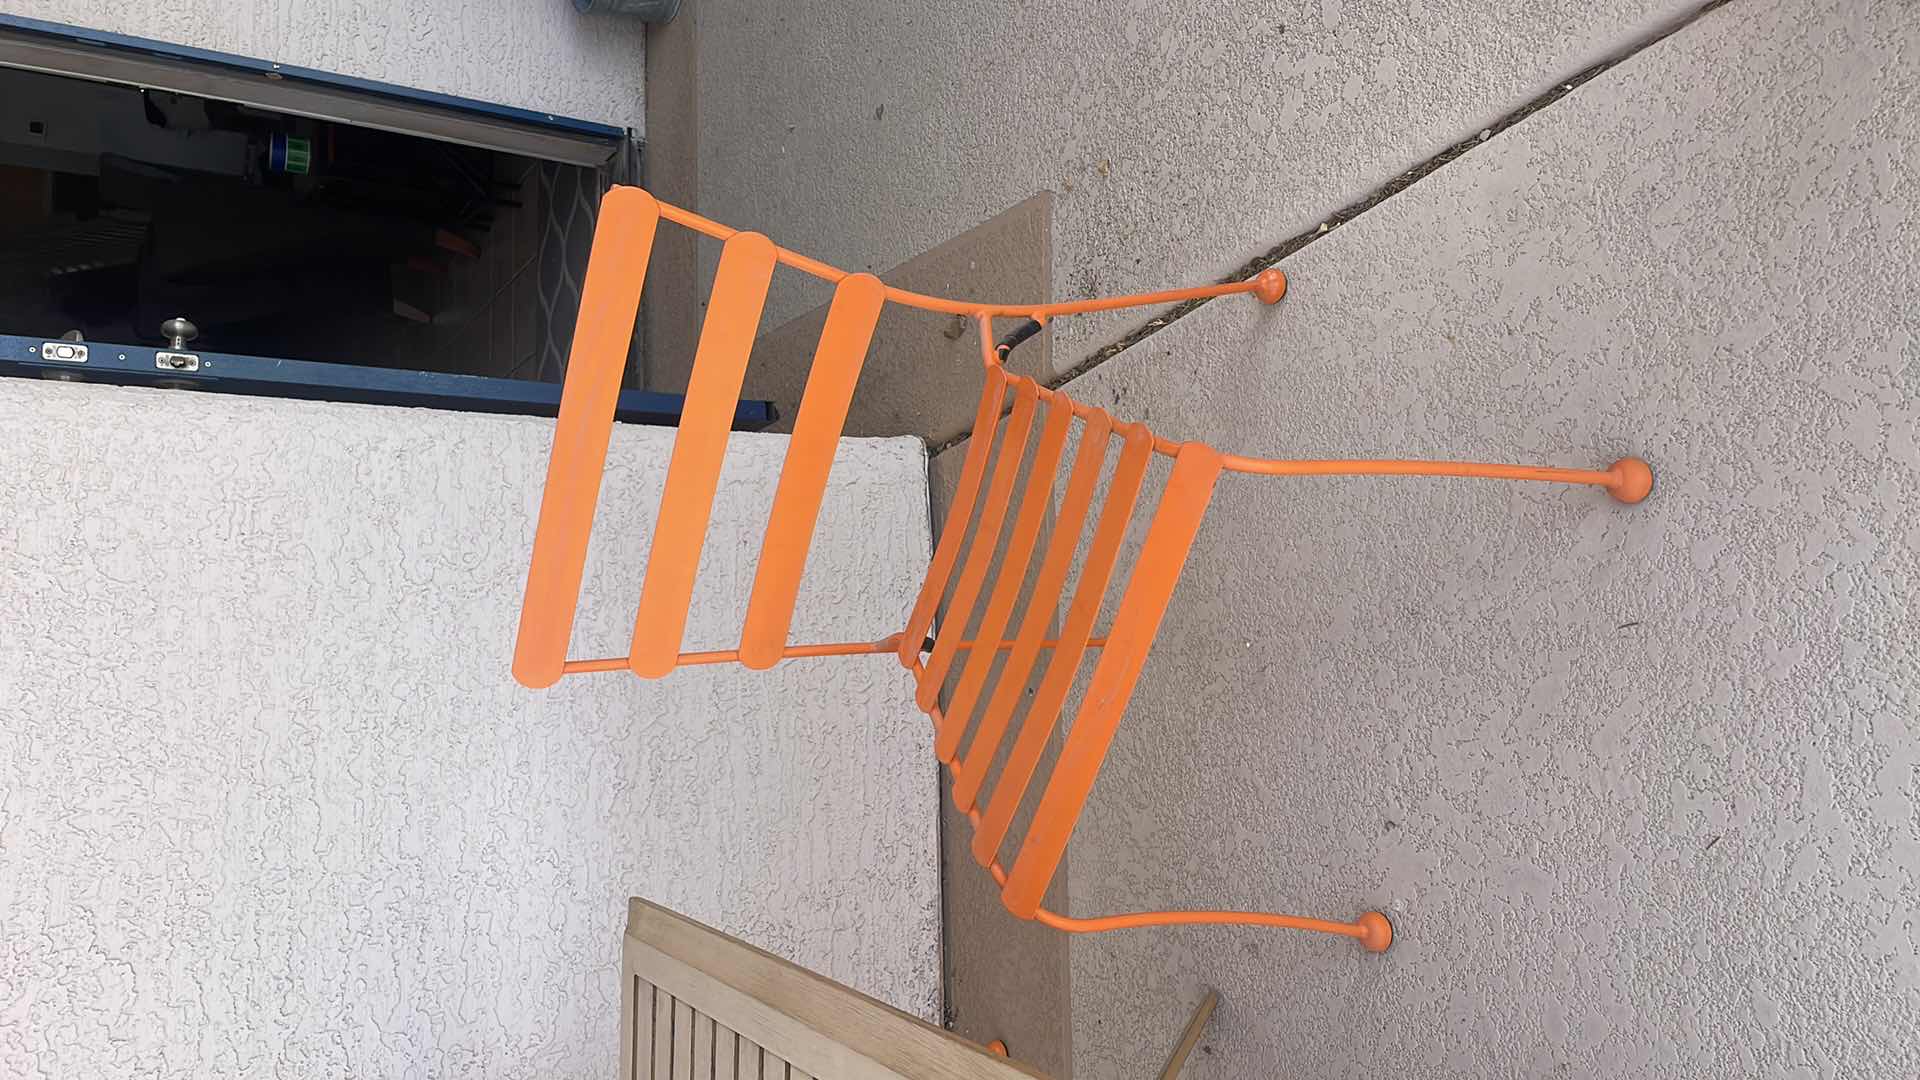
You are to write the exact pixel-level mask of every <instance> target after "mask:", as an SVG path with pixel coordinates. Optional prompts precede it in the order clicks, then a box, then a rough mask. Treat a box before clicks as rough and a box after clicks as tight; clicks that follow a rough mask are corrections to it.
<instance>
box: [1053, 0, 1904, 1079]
mask: <svg viewBox="0 0 1920 1080" xmlns="http://www.w3.org/2000/svg"><path fill="white" fill-rule="evenodd" d="M1912 14H1913V11H1912V7H1911V5H1900V4H1875V5H1868V4H1861V3H1855V2H1849V0H1827V2H1822V3H1816V4H1808V3H1803V2H1790V0H1734V2H1733V3H1732V4H1730V5H1728V6H1727V7H1725V8H1722V9H1720V10H1718V11H1715V12H1713V13H1711V14H1709V15H1707V16H1706V17H1704V18H1703V19H1702V20H1700V21H1699V22H1698V23H1696V24H1694V25H1692V26H1690V27H1688V28H1686V29H1684V30H1682V31H1680V32H1679V33H1677V34H1676V35H1675V36H1673V37H1671V38H1669V39H1667V40H1666V41H1665V42H1662V43H1660V44H1658V45H1655V46H1653V47H1651V48H1648V49H1647V50H1645V51H1644V52H1641V53H1640V54H1639V55H1637V56H1635V57H1634V58H1633V59H1631V60H1630V61H1628V62H1626V63H1624V64H1622V65H1621V66H1619V67H1617V68H1615V69H1614V70H1612V71H1610V72H1608V73H1607V74H1605V75H1603V76H1602V77H1600V78H1599V79H1597V80H1595V81H1594V82H1592V83H1589V84H1587V85H1586V86H1584V87H1582V88H1580V89H1579V90H1577V91H1575V92H1574V93H1573V94H1571V95H1569V96H1568V97H1567V98H1566V99H1565V100H1563V101H1561V102H1559V103H1558V104H1555V105H1553V106H1551V107H1550V108H1548V109H1546V110H1544V111H1542V112H1540V113H1538V114H1536V115H1535V116H1533V117H1532V118H1530V119H1528V120H1527V121H1525V122H1524V123H1522V124H1519V125H1518V126H1516V127H1514V128H1512V129H1511V130H1509V131H1507V132H1506V133H1504V134H1503V135H1501V136H1498V137H1497V138H1495V139H1494V140H1492V141H1490V142H1488V143H1487V144H1486V145H1484V146H1482V147H1480V148H1478V149H1476V150H1474V151H1473V152H1471V153H1469V154H1468V155H1467V156H1465V157H1464V158H1462V159H1460V160H1459V161H1457V162H1455V163H1453V164H1451V165H1449V166H1447V167H1446V168H1444V169H1442V170H1440V171H1439V172H1438V173H1436V174H1434V175H1433V176H1431V177H1429V178H1428V179H1426V180H1424V181H1422V182H1420V183H1419V184H1417V185H1416V186H1414V187H1413V188H1412V189H1410V190H1409V191H1407V192H1406V193H1404V194H1402V195H1399V196H1396V197H1394V198H1393V199H1390V200H1388V201H1387V202H1385V203H1383V204H1381V205H1380V206H1378V207H1376V208H1375V209H1373V210H1371V211H1369V212H1368V213H1367V214H1365V215H1363V216H1362V217H1361V218H1360V219H1359V220H1358V221H1357V222H1355V223H1354V224H1353V225H1351V226H1348V227H1345V228H1343V229H1341V230H1339V231H1337V232H1335V233H1333V234H1332V235H1330V236H1328V237H1327V238H1326V239H1325V240H1323V241H1321V242H1319V243H1316V244H1314V245H1312V246H1311V247H1309V248H1307V249H1306V250H1305V251H1303V252H1301V253H1300V254H1299V255H1297V256H1295V257H1293V258H1291V259H1289V260H1288V263H1287V268H1288V270H1289V272H1290V273H1291V274H1292V276H1293V284H1294V288H1293V291H1292V293H1291V294H1290V295H1289V296H1288V297H1287V299H1286V301H1285V302H1284V303H1283V304H1282V305H1280V306H1279V307H1278V308H1276V309H1271V310H1266V309H1262V308H1260V307H1259V306H1258V305H1256V304H1251V303H1246V302H1227V301H1221V302H1218V303H1215V304H1211V305H1208V306H1207V307H1205V308H1202V309H1201V310H1200V311H1199V312H1197V313H1196V314H1194V315H1193V316H1191V317H1189V318H1186V319H1183V320H1181V321H1179V322H1177V323H1174V324H1173V325H1172V326H1171V327H1169V328H1168V329H1167V330H1165V331H1163V332H1161V333H1160V334H1157V335H1155V336H1153V337H1151V338H1149V339H1147V341H1146V342H1144V343H1142V344H1141V345H1139V346H1137V347H1135V348H1134V349H1132V350H1130V351H1129V352H1128V353H1126V354H1124V355H1123V356H1122V357H1120V358H1119V359H1117V360H1115V361H1113V362H1112V363H1111V364H1109V365H1107V366H1105V367H1102V368H1100V369H1097V370H1096V371H1094V372H1093V373H1092V374H1091V375H1089V376H1087V377H1086V378H1084V379H1082V380H1079V381H1077V382H1076V383H1075V384H1074V385H1075V388H1076V389H1077V390H1078V391H1079V392H1080V393H1082V394H1084V395H1086V396H1087V397H1088V398H1089V399H1090V400H1092V401H1093V402H1095V403H1098V404H1103V405H1108V406H1111V407H1113V408H1114V409H1115V410H1116V411H1117V412H1118V413H1119V414H1120V415H1127V416H1147V417H1149V418H1150V419H1151V420H1152V421H1154V422H1155V423H1156V424H1158V425H1159V426H1160V428H1161V430H1163V431H1165V432H1166V433H1167V434H1169V435H1172V436H1174V437H1182V436H1188V435H1197V436H1201V437H1205V438H1207V439H1208V440H1209V441H1217V442H1219V443H1220V444H1222V445H1224V446H1227V447H1230V448H1232V449H1235V450H1239V451H1242V452H1253V453H1268V454H1273V455H1277V456H1302V457H1319V456H1329V457H1346V456H1378V455H1384V456H1458V457H1468V458H1478V459H1483V460H1484V459H1492V460H1519V461H1539V462H1550V463H1557V464H1573V465H1600V464H1604V463H1605V462H1607V461H1609V460H1612V459H1613V458H1614V457H1616V456H1618V455H1620V454H1623V453H1629V452H1633V453H1639V454H1642V455H1644V456H1645V457H1646V458H1648V459H1649V460H1651V461H1652V462H1653V464H1654V466H1655V468H1656V469H1657V470H1658V480H1657V484H1656V487H1655V489H1654V492H1653V495H1652V497H1651V498H1650V499H1649V500H1648V501H1647V502H1646V503H1644V504H1643V505H1641V506H1638V507H1633V508H1626V507H1621V506H1618V505H1615V504H1613V503H1612V502H1611V501H1610V500H1608V499H1607V498H1606V497H1605V496H1604V495H1600V494H1598V493H1596V492H1592V491H1586V490H1564V489H1558V488H1552V487H1545V486H1516V485H1499V484H1495V483H1491V482H1466V481H1418V480H1379V479H1369V480H1363V479H1355V480H1326V479H1319V480H1259V479H1250V478H1237V479H1234V478H1230V479H1229V480H1228V481H1226V482H1225V483H1224V484H1223V487H1222V490H1221V492H1220V494H1219V495H1218V496H1217V498H1216V500H1215V503H1214V508H1213V510H1212V512H1211V514H1210V516H1209V519H1208V521H1207V524H1206V526H1205V527H1204V528H1203V530H1202V532H1201V535H1200V541H1199V545H1198V547H1197V549H1196V552H1195V554H1194V557H1193V560H1192V562H1191V563H1190V564H1189V567H1188V570H1187V573H1186V575H1185V579H1184V581H1183V583H1182V591H1181V592H1180V593H1179V594H1178V595H1177V597H1176V603H1175V607H1174V610H1173V612H1172V613H1171V614H1170V615H1169V617H1168V621H1167V624H1166V628H1165V630H1164V631H1163V633H1162V636H1161V639H1160V642H1159V644H1158V646H1157V647H1156V649H1155V652H1154V654H1153V657H1152V659H1151V661H1150V662H1149V664H1148V665H1147V668H1146V672H1145V675H1144V677H1143V680H1142V682H1141V690H1140V694H1139V696H1138V697H1137V698H1136V699H1135V704H1134V707H1133V708H1132V710H1131V711H1130V713H1129V715H1128V719H1127V722H1126V723H1125V724H1123V725H1122V727H1121V735H1120V739H1119V741H1118V742H1117V743H1116V745H1115V747H1114V749H1113V753H1112V756H1111V758H1110V759H1109V765H1108V769H1107V771H1106V773H1105V775H1104V776H1103V777H1102V780H1101V783H1100V786H1099V787H1098V788H1097V789H1096V791H1095V794H1094V799H1093V803H1092V808H1091V810H1090V812H1089V815H1088V817H1087V818H1086V819H1084V820H1083V821H1082V822H1081V825H1080V829H1079V831H1078V834H1077V835H1076V837H1075V845H1074V848H1073V852H1074V855H1073V861H1072V863H1071V864H1070V865H1071V888H1070V892H1071V895H1072V898H1073V905H1074V908H1075V910H1076V911H1079V912H1084V913H1098V912H1104V911H1114V910H1132V909H1135V908H1138V907H1142V906H1147V907H1151V906H1156V905H1162V904H1168V903H1180V902H1194V901H1198V902H1207V903H1213V904H1226V905H1235V906H1238V905H1249V906H1256V907H1270V908H1278V909H1282V910H1304V911H1306V912H1308V913H1311V914H1327V915H1334V916H1342V917H1350V916H1351V915H1352V914H1353V913H1355V912H1357V911H1360V910H1362V909H1364V908H1367V907H1373V906H1378V907H1381V908H1383V909H1385V910H1387V911H1388V912H1389V913H1390V914H1391V915H1392V917H1393V918H1394V920H1395V922H1396V926H1397V929H1398V931H1399V940H1398V941H1397V942H1396V943H1395V945H1394V947H1393V950H1392V951H1391V952H1390V953H1388V954H1386V955H1384V956H1379V957H1374V956H1368V955H1365V954H1363V953H1361V952H1359V951H1358V950H1357V949H1355V948H1353V947H1352V946H1351V945H1348V944H1346V943H1344V942H1340V941H1336V940H1328V939H1324V938H1318V937H1309V936H1306V935H1300V934H1286V933H1270V932H1260V931H1219V930H1194V931H1176V932H1155V933H1138V934H1116V935H1106V936H1100V937H1093V938H1081V939H1077V940H1076V941H1075V942H1074V943H1073V946H1072V964H1073V973H1072V974H1073V990H1074V999H1075V1005H1076V1010H1075V1014H1074V1018H1073V1029H1074V1038H1075V1059H1076V1060H1075V1074H1076V1075H1078V1076H1083V1077H1108V1076H1121V1075H1128V1074H1130V1073H1131V1072H1133V1071H1135V1065H1136V1063H1137V1062H1139V1061H1141V1060H1153V1059H1154V1058H1155V1056H1156V1055H1158V1054H1160V1053H1163V1052H1164V1046H1165V1041H1166V1039H1167V1038H1168V1037H1169V1035H1170V1033H1171V1032H1173V1031H1176V1030H1177V1029H1178V1026H1179V1024H1180V1023H1181V1022H1182V1021H1183V1019H1184V1017H1185V1014H1186V1010H1187V1009H1190V1008H1191V1007H1192V1003H1193V1002H1194V1001H1195V1000H1197V999H1198V995H1199V988H1200V987H1201V986H1202V985H1206V984H1212V985H1216V986H1218V987H1220V988H1221V990H1222V991H1223V993H1224V998H1225V1004H1224V1006H1223V1008H1222V1010H1221V1011H1220V1013H1219V1014H1218V1015H1217V1016H1216V1018H1215V1020H1214V1024H1213V1026H1212V1028H1211V1029H1210V1031H1209V1034H1208V1039H1207V1042H1208V1045H1209V1047H1210V1049H1211V1053H1208V1054H1205V1055H1202V1056H1199V1057H1197V1058H1196V1060H1197V1061H1198V1062H1199V1065H1198V1067H1197V1068H1196V1069H1195V1070H1194V1075H1195V1076H1198V1077H1223V1078H1224V1077H1236V1078H1238V1077H1249V1076H1300V1077H1334V1076H1355V1077H1357V1076H1419V1077H1440V1076H1459V1077H1476V1078H1478V1077H1522V1076H1524V1077H1543V1076H1555V1077H1558V1076H1580V1077H1661V1078H1674V1077H1702V1078H1704V1077H1721V1076H1767V1077H1801V1076H1806V1077H1814V1076H1818V1077H1911V1076H1916V1075H1920V1039H1917V1038H1916V1032H1920V923H1917V922H1916V915H1915V913H1916V911H1917V910H1920V885H1917V883H1916V873H1920V870H1917V868H1920V667H1916V651H1915V647H1914V639H1915V630H1916V627H1917V626H1920V622H1916V615H1915V612H1916V611H1920V563H1916V554H1915V553H1916V551H1917V550H1920V313H1917V312H1920V309H1916V306H1915V304H1914V303H1913V297H1912V295H1911V294H1912V285H1913V283H1914V282H1915V281H1916V280H1920V232H1917V231H1916V227H1915V218H1914V212H1913V211H1914V207H1915V205H1916V193H1920V167H1917V163H1920V152H1917V151H1916V148H1920V30H1916V25H1915V22H1914V20H1913V18H1912Z"/></svg>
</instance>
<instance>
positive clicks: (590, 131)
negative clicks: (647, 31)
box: [0, 14, 627, 142]
mask: <svg viewBox="0 0 1920 1080" xmlns="http://www.w3.org/2000/svg"><path fill="white" fill-rule="evenodd" d="M0 28H5V29H9V30H18V31H21V32H24V33H29V34H40V35H43V36H46V37H55V38H62V39H65V40H67V41H78V42H82V43H84V44H87V45H98V46H101V47H104V48H112V49H126V50H129V51H132V52H139V53H146V54H147V55H149V56H157V57H160V58H162V59H167V60H191V61H193V62H195V63H201V64H215V65H218V66H220V67H227V68H233V69H235V70H239V71H248V72H253V73H256V74H261V75H267V74H272V75H277V76H279V77H281V78H286V79H298V80H300V81H302V82H311V83H319V84H322V85H326V86H335V87H340V88H342V89H347V90H354V91H357V92H360V93H365V94H376V95H379V96H380V97H385V98H392V99H395V100H398V101H407V102H416V103H420V104H427V105H436V106H439V107H440V108H443V109H453V110H455V111H458V112H465V113H473V114H475V115H479V116H488V117H493V118H496V119H503V120H512V121H515V122H518V123H522V124H529V125H533V126H536V127H543V128H553V129H557V130H561V131H570V132H573V133H575V134H578V135H587V136H591V137H593V138H599V139H606V140H607V141H609V142H618V141H620V140H622V139H625V138H626V136H627V132H626V129H625V128H620V127H615V126H613V125H611V124H599V123H595V122H593V121H591V120H576V119H573V118H572V117H566V116H555V115H554V114H552V113H543V112H535V111H533V110H531V109H519V108H515V107H513V106H511V105H496V104H494V103H492V102H487V101H478V100H475V99H473V98H463V97H455V96H453V95H452V94H441V93H436V92H434V91H432V90H415V89H412V88H411V87H405V86H395V85H394V84H392V83H383V82H376V81H374V80H372V79H359V78H355V77H353V76H351V75H337V74H334V73H333V72H330V71H319V70H316V69H314V68H304V67H297V66H295V65H292V64H276V63H274V62H272V61H269V60H255V59H253V58H251V57H246V56H235V55H234V54H232V53H223V52H215V51H213V50H212V49H197V48H194V47H193V46H191V45H175V44H173V43H172V42H167V41H155V40H153V39H152V38H142V37H133V36H130V35H127V34H110V33H107V32H106V31H104V30H89V29H87V28H86V27H84V26H69V25H67V24H65V23H56V22H47V21H45V20H42V19H29V18H25V17H23V16H19V15H6V14H0Z"/></svg>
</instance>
